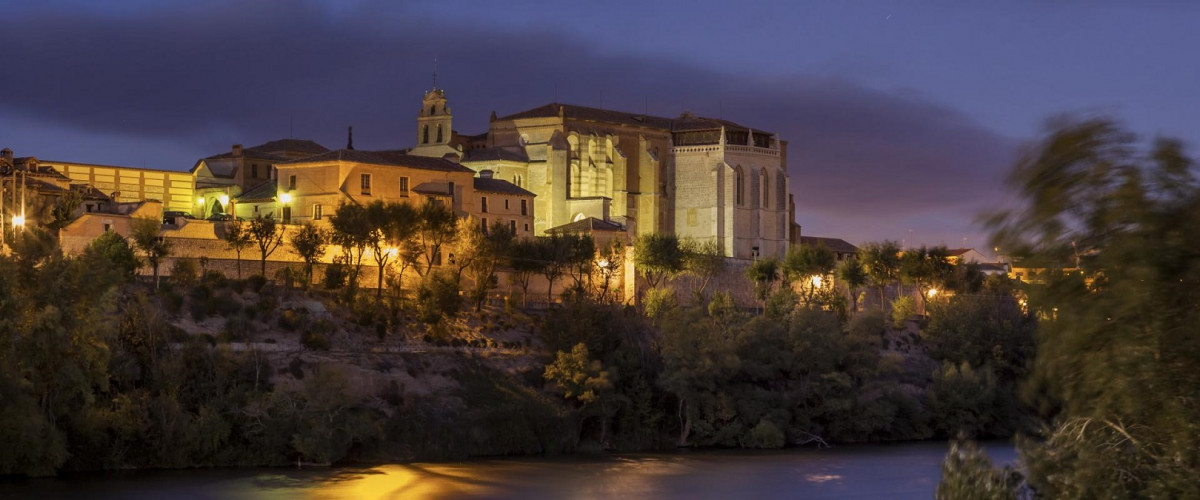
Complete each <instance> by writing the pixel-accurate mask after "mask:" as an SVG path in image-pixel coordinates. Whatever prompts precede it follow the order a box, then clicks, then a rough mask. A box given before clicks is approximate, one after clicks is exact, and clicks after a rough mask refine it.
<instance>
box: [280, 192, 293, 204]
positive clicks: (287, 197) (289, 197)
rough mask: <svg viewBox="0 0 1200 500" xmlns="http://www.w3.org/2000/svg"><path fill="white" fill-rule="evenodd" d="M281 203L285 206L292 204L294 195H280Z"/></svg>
mask: <svg viewBox="0 0 1200 500" xmlns="http://www.w3.org/2000/svg"><path fill="white" fill-rule="evenodd" d="M279 202H280V203H283V204H284V205H287V204H288V203H291V202H292V194H291V193H279Z"/></svg>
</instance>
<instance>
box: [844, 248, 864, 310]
mask: <svg viewBox="0 0 1200 500" xmlns="http://www.w3.org/2000/svg"><path fill="white" fill-rule="evenodd" d="M837 276H838V280H840V281H841V282H842V284H844V285H846V291H847V292H849V293H850V310H851V311H854V312H858V290H859V289H860V288H862V287H864V286H866V284H867V282H868V280H869V277H868V276H867V270H866V268H864V267H863V264H862V261H860V260H858V259H857V258H852V259H846V260H844V261H842V264H841V265H840V266H838V269H837Z"/></svg>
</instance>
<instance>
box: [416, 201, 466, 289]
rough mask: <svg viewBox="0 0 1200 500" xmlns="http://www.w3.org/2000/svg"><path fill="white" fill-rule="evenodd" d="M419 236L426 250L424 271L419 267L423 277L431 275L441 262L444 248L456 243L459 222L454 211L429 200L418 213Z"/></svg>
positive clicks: (418, 269)
mask: <svg viewBox="0 0 1200 500" xmlns="http://www.w3.org/2000/svg"><path fill="white" fill-rule="evenodd" d="M417 219H418V220H419V222H418V224H417V236H418V237H419V238H420V241H421V247H422V248H424V249H425V266H424V269H422V268H421V267H417V271H418V273H419V274H421V275H422V276H425V275H426V274H429V271H430V270H431V269H433V265H434V264H435V263H437V262H439V261H440V259H441V255H442V247H443V246H446V245H448V244H451V243H453V242H454V238H455V236H456V231H457V229H458V220H457V217H456V216H455V215H454V211H452V210H450V208H449V207H447V206H445V205H444V204H441V203H435V202H433V201H432V200H428V201H426V202H425V204H424V205H421V208H420V209H419V210H418V211H417Z"/></svg>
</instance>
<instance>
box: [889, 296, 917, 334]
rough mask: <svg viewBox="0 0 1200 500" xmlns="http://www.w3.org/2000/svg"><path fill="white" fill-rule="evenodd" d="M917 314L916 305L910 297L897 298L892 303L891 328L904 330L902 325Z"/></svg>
mask: <svg viewBox="0 0 1200 500" xmlns="http://www.w3.org/2000/svg"><path fill="white" fill-rule="evenodd" d="M916 313H917V303H916V302H914V301H913V299H912V297H899V298H897V299H896V300H893V301H892V326H894V327H896V328H904V324H905V323H907V322H908V320H909V319H910V318H912V317H913V315H915V314H916Z"/></svg>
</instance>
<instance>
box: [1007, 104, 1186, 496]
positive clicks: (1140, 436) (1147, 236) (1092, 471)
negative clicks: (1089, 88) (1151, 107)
mask: <svg viewBox="0 0 1200 500" xmlns="http://www.w3.org/2000/svg"><path fill="white" fill-rule="evenodd" d="M1192 166H1193V162H1192V160H1191V159H1189V158H1188V157H1187V156H1186V155H1184V153H1183V147H1182V145H1181V143H1179V142H1178V141H1175V140H1170V139H1159V140H1157V141H1155V142H1154V144H1153V145H1152V146H1151V147H1150V148H1148V151H1147V150H1145V148H1144V147H1140V145H1139V144H1138V143H1137V142H1136V141H1135V137H1134V136H1133V135H1132V134H1130V133H1128V132H1126V131H1124V130H1122V129H1121V127H1119V126H1118V125H1116V124H1115V123H1113V122H1111V121H1108V120H1102V119H1092V120H1084V121H1060V122H1058V123H1053V124H1052V128H1051V129H1050V130H1049V131H1048V132H1047V133H1046V134H1045V136H1043V137H1042V138H1041V140H1040V141H1039V142H1038V143H1037V144H1036V146H1035V147H1034V148H1032V149H1031V150H1030V153H1029V154H1027V155H1026V156H1024V157H1023V158H1022V159H1021V160H1020V161H1019V162H1018V163H1017V165H1016V166H1015V168H1014V169H1013V171H1012V173H1011V174H1010V177H1009V186H1010V187H1011V188H1012V189H1013V190H1014V191H1015V192H1016V194H1017V200H1019V201H1018V202H1017V203H1016V204H1014V205H1013V206H1011V207H1010V208H1008V209H1006V210H1002V211H999V212H997V213H995V214H993V215H992V216H991V217H989V219H988V225H989V227H990V228H991V229H992V231H993V244H994V245H996V246H1000V247H1002V248H1004V249H1005V250H1006V252H1007V253H1010V254H1011V255H1013V258H1014V259H1015V260H1016V261H1018V262H1020V263H1021V265H1022V266H1029V267H1035V268H1037V267H1040V268H1043V269H1047V270H1048V272H1046V273H1044V276H1043V277H1042V280H1041V283H1040V284H1032V285H1029V286H1027V290H1026V292H1027V294H1028V307H1029V310H1030V311H1031V312H1033V313H1035V314H1037V315H1038V316H1039V318H1040V321H1039V323H1038V334H1037V337H1036V338H1037V340H1038V345H1037V357H1036V360H1035V362H1034V365H1033V374H1032V385H1033V387H1035V388H1038V389H1039V390H1040V391H1041V392H1042V393H1044V394H1045V400H1044V401H1042V403H1043V404H1042V411H1043V412H1044V414H1045V415H1047V416H1049V417H1050V418H1051V420H1050V423H1049V425H1048V426H1047V428H1046V429H1045V430H1044V431H1043V432H1042V435H1041V436H1039V438H1040V439H1038V440H1037V442H1027V443H1025V444H1024V446H1022V452H1023V453H1022V455H1023V457H1024V458H1025V460H1024V462H1025V465H1026V466H1027V467H1028V471H1029V483H1030V484H1031V485H1032V486H1033V488H1034V489H1035V490H1036V492H1037V493H1038V495H1039V496H1044V497H1046V498H1098V497H1106V498H1195V497H1200V484H1198V483H1197V482H1196V477H1198V476H1200V427H1197V425H1196V422H1197V421H1200V399H1198V398H1197V395H1196V388H1197V387H1200V330H1198V328H1200V327H1198V325H1200V308H1197V307H1195V304H1197V303H1200V287H1198V286H1196V283H1200V267H1198V266H1197V265H1196V262H1200V232H1197V231H1196V230H1195V228H1196V227H1200V185H1198V183H1197V181H1196V178H1195V177H1194V176H1193V171H1192ZM1064 268H1066V269H1064ZM1055 409H1057V411H1055Z"/></svg>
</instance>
